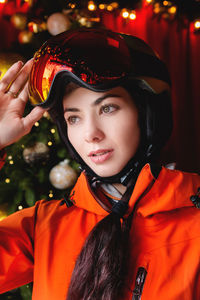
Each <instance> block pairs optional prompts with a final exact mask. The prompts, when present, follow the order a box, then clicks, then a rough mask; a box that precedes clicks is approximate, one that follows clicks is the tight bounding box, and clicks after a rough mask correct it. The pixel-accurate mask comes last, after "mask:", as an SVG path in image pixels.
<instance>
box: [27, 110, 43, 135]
mask: <svg viewBox="0 0 200 300" xmlns="http://www.w3.org/2000/svg"><path fill="white" fill-rule="evenodd" d="M44 112H45V110H44V109H43V108H41V107H39V106H36V107H35V108H34V109H33V110H32V111H31V112H30V113H29V114H28V115H27V116H26V117H25V118H23V124H24V128H25V131H26V133H28V132H30V130H31V128H32V127H33V125H34V124H35V122H37V121H38V120H39V119H41V118H42V116H43V114H44Z"/></svg>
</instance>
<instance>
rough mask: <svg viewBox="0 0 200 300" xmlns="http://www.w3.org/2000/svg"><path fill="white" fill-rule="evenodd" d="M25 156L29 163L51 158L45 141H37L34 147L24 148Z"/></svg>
mask: <svg viewBox="0 0 200 300" xmlns="http://www.w3.org/2000/svg"><path fill="white" fill-rule="evenodd" d="M23 158H24V160H25V162H26V163H28V164H32V163H37V162H45V161H47V160H48V158H49V148H48V147H47V146H46V145H45V144H44V143H41V142H37V143H35V145H34V146H33V147H29V148H25V149H24V151H23Z"/></svg>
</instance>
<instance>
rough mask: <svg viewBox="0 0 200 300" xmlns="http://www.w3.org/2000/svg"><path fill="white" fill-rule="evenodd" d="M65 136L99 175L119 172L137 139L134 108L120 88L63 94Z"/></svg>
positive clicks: (137, 144)
mask: <svg viewBox="0 0 200 300" xmlns="http://www.w3.org/2000/svg"><path fill="white" fill-rule="evenodd" d="M63 105H64V117H65V120H66V122H67V127H68V138H69V140H70V142H71V144H72V145H73V147H74V148H75V149H76V151H77V152H78V154H79V155H80V156H81V158H82V159H83V160H84V161H85V163H86V164H87V165H88V166H89V167H90V168H91V169H92V170H93V171H94V172H95V173H96V174H98V175H99V176H103V177H108V176H112V175H115V174H117V173H118V172H120V171H121V170H122V169H123V167H124V166H125V165H126V164H127V162H128V161H129V160H130V159H131V157H132V156H134V154H135V153H136V151H137V148H138V146H139V142H140V128H139V125H138V111H137V108H136V106H135V104H134V102H133V100H132V98H131V96H130V95H129V93H128V92H127V91H126V90H125V89H124V88H122V87H116V88H113V89H111V90H109V91H107V92H100V93H99V92H98V93H97V92H93V91H90V90H88V89H85V88H78V89H75V90H73V91H72V92H71V93H70V94H67V95H65V96H64V99H63Z"/></svg>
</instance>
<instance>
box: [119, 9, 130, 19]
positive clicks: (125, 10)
mask: <svg viewBox="0 0 200 300" xmlns="http://www.w3.org/2000/svg"><path fill="white" fill-rule="evenodd" d="M121 13H122V17H123V18H124V19H127V18H128V17H129V12H128V10H127V9H126V8H123V9H122V12H121Z"/></svg>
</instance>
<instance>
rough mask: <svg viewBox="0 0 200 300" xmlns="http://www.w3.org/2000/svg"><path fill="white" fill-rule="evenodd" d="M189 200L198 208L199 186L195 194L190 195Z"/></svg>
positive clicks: (199, 199)
mask: <svg viewBox="0 0 200 300" xmlns="http://www.w3.org/2000/svg"><path fill="white" fill-rule="evenodd" d="M190 200H191V201H192V203H194V205H195V206H196V208H199V209H200V187H198V189H197V193H196V195H192V196H191V197H190Z"/></svg>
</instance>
